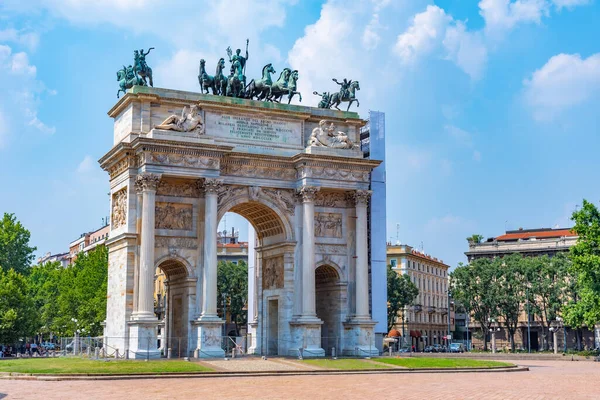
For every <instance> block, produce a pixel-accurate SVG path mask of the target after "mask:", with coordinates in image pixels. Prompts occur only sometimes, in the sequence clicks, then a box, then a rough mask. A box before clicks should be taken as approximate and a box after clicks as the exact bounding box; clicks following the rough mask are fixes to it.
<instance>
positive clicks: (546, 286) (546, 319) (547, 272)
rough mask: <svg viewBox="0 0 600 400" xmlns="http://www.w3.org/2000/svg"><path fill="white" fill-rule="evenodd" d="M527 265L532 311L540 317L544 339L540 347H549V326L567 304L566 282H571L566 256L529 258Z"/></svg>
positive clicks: (560, 254)
mask: <svg viewBox="0 0 600 400" xmlns="http://www.w3.org/2000/svg"><path fill="white" fill-rule="evenodd" d="M524 261H525V263H526V279H527V282H528V283H527V284H528V285H529V287H530V298H529V301H530V304H531V310H530V311H532V312H534V313H535V314H536V315H538V316H539V320H540V323H541V325H542V335H543V337H544V343H543V347H544V349H545V350H548V349H549V347H550V341H549V340H548V339H549V337H550V324H551V323H552V321H555V320H556V317H558V316H559V315H560V314H561V310H562V309H563V308H564V305H565V304H566V303H567V300H568V298H567V282H569V280H570V279H571V278H570V277H569V275H568V269H569V266H570V264H571V261H570V260H569V258H568V256H567V255H566V254H563V253H559V254H557V255H555V256H554V257H552V258H550V257H548V256H541V257H531V258H527V259H525V260H524Z"/></svg>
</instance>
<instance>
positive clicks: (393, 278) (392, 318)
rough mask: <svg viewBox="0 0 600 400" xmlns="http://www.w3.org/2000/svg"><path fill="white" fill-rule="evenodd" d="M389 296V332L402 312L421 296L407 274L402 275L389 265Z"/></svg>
mask: <svg viewBox="0 0 600 400" xmlns="http://www.w3.org/2000/svg"><path fill="white" fill-rule="evenodd" d="M387 295H388V315H387V316H388V332H389V331H390V330H391V329H392V328H393V327H394V325H395V324H396V318H398V313H399V312H400V310H404V307H406V306H408V305H410V304H412V302H413V301H414V300H415V299H416V298H417V296H418V295H419V289H418V288H417V287H416V286H415V284H414V283H412V281H411V280H410V277H409V276H408V275H406V274H403V275H400V274H398V273H397V272H396V271H394V270H393V269H392V266H391V265H388V270H387Z"/></svg>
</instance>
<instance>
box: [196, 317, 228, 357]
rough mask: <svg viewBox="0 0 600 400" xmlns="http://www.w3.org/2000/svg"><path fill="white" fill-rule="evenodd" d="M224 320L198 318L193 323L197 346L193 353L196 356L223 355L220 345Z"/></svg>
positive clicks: (223, 351)
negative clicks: (196, 334) (195, 330)
mask: <svg viewBox="0 0 600 400" xmlns="http://www.w3.org/2000/svg"><path fill="white" fill-rule="evenodd" d="M223 323H224V321H223V320H222V319H220V318H202V317H201V318H200V319H199V320H198V321H194V322H193V325H194V326H195V327H196V329H197V332H198V346H197V347H196V351H195V352H194V354H195V355H196V354H197V356H198V358H214V357H225V350H223V348H222V347H221V342H222V337H221V335H222V331H223Z"/></svg>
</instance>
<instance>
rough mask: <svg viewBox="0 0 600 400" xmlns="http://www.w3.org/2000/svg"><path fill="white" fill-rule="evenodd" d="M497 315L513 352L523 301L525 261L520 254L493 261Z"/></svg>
mask: <svg viewBox="0 0 600 400" xmlns="http://www.w3.org/2000/svg"><path fill="white" fill-rule="evenodd" d="M492 268H493V270H494V273H495V279H494V280H495V285H496V286H495V289H496V290H495V293H496V297H497V303H496V307H497V314H498V315H499V316H501V317H502V319H503V322H504V326H505V327H506V330H507V332H508V337H509V340H510V347H511V350H512V351H515V333H516V331H517V328H518V326H519V317H520V315H521V305H522V304H523V303H524V301H525V294H526V293H525V284H524V281H525V275H526V269H525V260H524V259H523V257H522V256H521V255H520V254H511V255H509V256H506V257H504V258H497V259H494V261H493V262H492Z"/></svg>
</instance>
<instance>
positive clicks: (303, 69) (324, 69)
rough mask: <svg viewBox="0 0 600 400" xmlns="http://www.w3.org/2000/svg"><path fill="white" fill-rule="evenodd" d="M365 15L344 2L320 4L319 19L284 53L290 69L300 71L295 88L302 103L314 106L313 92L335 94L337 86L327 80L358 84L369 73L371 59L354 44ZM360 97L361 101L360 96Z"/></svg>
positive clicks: (315, 99) (360, 31)
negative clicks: (334, 78)
mask: <svg viewBox="0 0 600 400" xmlns="http://www.w3.org/2000/svg"><path fill="white" fill-rule="evenodd" d="M367 15H369V13H366V12H364V10H362V9H358V8H355V7H348V6H347V4H346V3H344V2H341V1H330V2H328V3H326V4H324V5H323V7H322V9H321V15H320V17H319V20H318V21H317V22H316V23H314V24H312V25H308V26H307V27H306V28H305V29H304V36H302V37H301V38H299V39H298V40H296V42H295V43H294V46H293V47H292V49H291V50H290V51H289V53H288V61H289V63H290V66H291V67H292V68H293V69H297V70H299V71H300V79H299V80H298V87H299V91H300V92H302V93H303V94H304V97H305V99H306V100H304V102H303V104H304V103H308V104H313V105H316V103H317V102H318V100H317V97H316V96H313V95H310V93H312V92H313V91H318V92H322V91H324V90H329V91H332V92H333V91H336V90H337V89H338V88H339V87H338V86H337V85H336V84H335V83H333V82H332V81H331V78H333V77H336V78H337V79H338V80H339V79H341V78H348V79H352V80H358V81H360V80H361V79H362V78H363V76H364V75H363V71H368V70H369V66H370V63H371V62H373V61H372V59H369V58H368V57H366V53H364V50H363V49H362V48H361V47H360V46H356V44H355V43H356V42H357V41H360V37H361V35H362V32H363V29H362V26H364V19H363V18H365V17H367ZM367 18H368V17H367ZM359 61H360V62H359ZM379 69H381V66H380V67H379ZM361 89H362V88H361ZM361 95H363V96H362V97H361V99H364V93H361ZM361 108H364V106H362V107H361Z"/></svg>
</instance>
